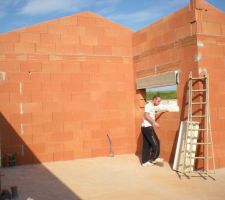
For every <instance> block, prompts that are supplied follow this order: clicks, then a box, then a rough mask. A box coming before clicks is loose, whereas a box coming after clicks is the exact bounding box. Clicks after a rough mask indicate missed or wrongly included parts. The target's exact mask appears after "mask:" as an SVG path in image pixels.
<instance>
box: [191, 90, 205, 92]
mask: <svg viewBox="0 0 225 200" xmlns="http://www.w3.org/2000/svg"><path fill="white" fill-rule="evenodd" d="M206 91H207V90H192V92H206Z"/></svg>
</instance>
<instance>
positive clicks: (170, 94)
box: [146, 90, 177, 101]
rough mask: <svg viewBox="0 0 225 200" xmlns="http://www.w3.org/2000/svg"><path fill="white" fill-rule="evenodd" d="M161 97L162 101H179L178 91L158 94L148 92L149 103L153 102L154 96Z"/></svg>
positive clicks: (159, 92)
mask: <svg viewBox="0 0 225 200" xmlns="http://www.w3.org/2000/svg"><path fill="white" fill-rule="evenodd" d="M155 95H157V96H160V97H161V98H162V99H177V91H176V90H170V91H158V92H146V99H147V101H149V100H152V97H153V96H155Z"/></svg>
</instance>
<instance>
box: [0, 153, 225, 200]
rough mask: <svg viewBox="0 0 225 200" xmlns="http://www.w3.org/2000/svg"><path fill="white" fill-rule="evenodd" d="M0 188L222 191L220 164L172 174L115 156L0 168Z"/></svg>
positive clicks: (24, 199)
mask: <svg viewBox="0 0 225 200" xmlns="http://www.w3.org/2000/svg"><path fill="white" fill-rule="evenodd" d="M1 172H2V173H4V174H5V177H4V178H3V188H7V187H9V186H12V185H17V186H18V189H19V195H20V199H21V200H32V199H34V200H56V199H57V200H62V199H66V200H75V199H83V200H111V199H112V200H114V199H116V200H119V199H121V200H122V199H123V200H126V199H129V200H132V199H134V200H137V199H141V200H147V199H174V200H176V199H183V200H185V199H188V200H190V199H192V200H194V199H196V200H197V199H198V200H199V199H204V200H207V199H210V200H211V199H213V200H222V199H224V196H225V190H224V186H225V169H218V170H217V171H216V175H214V178H215V179H216V180H213V179H211V178H207V179H204V178H202V177H191V178H189V179H188V178H187V177H185V176H178V175H177V173H176V172H174V171H172V170H171V168H170V166H169V165H168V163H165V165H164V167H158V166H153V167H145V168H143V167H142V166H141V165H140V163H139V159H138V157H136V156H134V155H121V156H115V157H114V158H109V157H100V158H91V159H80V160H74V161H62V162H55V163H46V164H42V165H27V166H19V167H15V168H5V169H1Z"/></svg>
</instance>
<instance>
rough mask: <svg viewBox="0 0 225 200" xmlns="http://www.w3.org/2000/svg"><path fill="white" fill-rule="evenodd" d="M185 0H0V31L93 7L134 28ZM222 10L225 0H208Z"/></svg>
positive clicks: (170, 10)
mask: <svg viewBox="0 0 225 200" xmlns="http://www.w3.org/2000/svg"><path fill="white" fill-rule="evenodd" d="M188 2H189V0H0V33H4V32H8V31H10V30H13V29H18V28H21V27H24V26H29V25H32V24H37V23H40V22H43V21H47V20H50V19H55V18H58V17H63V16H66V15H71V14H73V13H76V12H82V11H86V10H89V11H93V12H96V13H98V14H100V15H103V16H104V17H107V18H109V19H111V20H113V21H116V22H118V23H120V24H123V25H125V26H127V27H129V28H131V29H133V30H138V29H140V28H142V27H144V26H146V25H148V24H150V23H152V22H154V21H156V20H158V19H160V18H161V17H163V16H166V15H168V14H169V13H171V12H173V11H175V10H177V9H179V8H182V7H184V6H185V5H187V4H188ZM208 2H210V3H212V4H214V5H215V6H216V7H218V8H220V9H221V10H224V11H225V0H208Z"/></svg>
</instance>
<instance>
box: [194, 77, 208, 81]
mask: <svg viewBox="0 0 225 200" xmlns="http://www.w3.org/2000/svg"><path fill="white" fill-rule="evenodd" d="M206 78H207V77H191V78H190V79H191V80H204V79H206Z"/></svg>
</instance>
